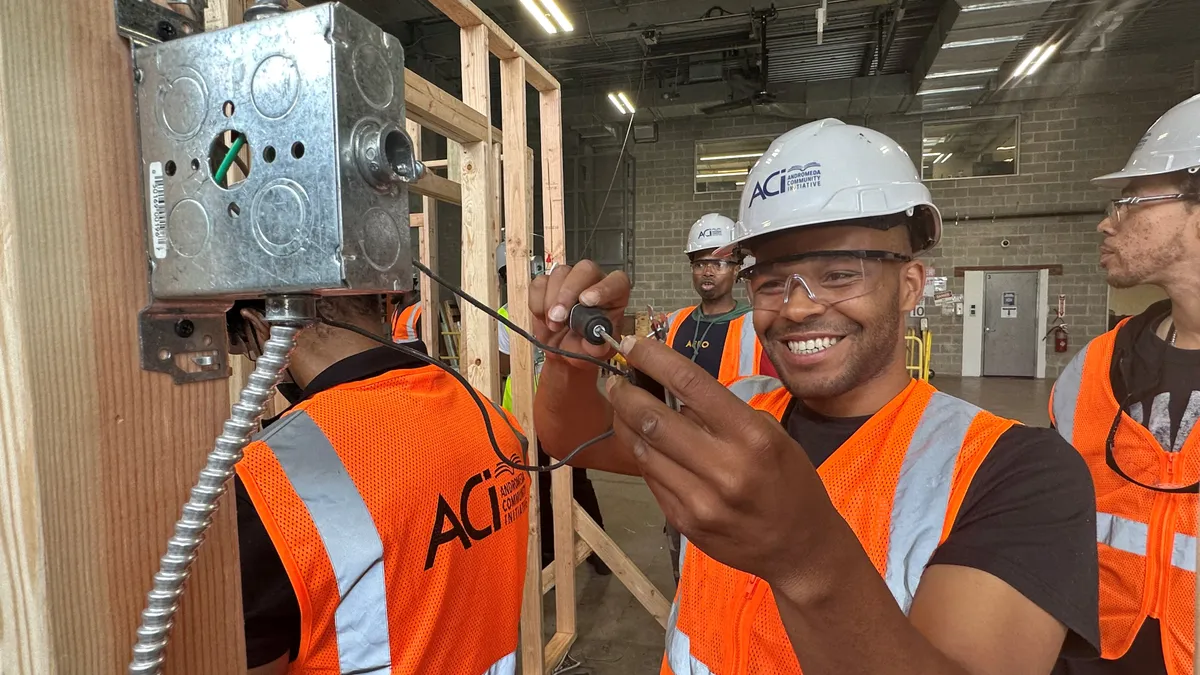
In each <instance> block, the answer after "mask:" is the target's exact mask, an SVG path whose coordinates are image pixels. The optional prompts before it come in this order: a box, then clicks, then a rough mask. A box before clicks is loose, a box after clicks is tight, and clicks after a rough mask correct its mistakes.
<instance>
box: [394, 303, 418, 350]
mask: <svg viewBox="0 0 1200 675" xmlns="http://www.w3.org/2000/svg"><path fill="white" fill-rule="evenodd" d="M422 308H423V306H422V305H416V309H414V310H413V311H412V312H410V313H409V315H408V320H407V321H405V322H404V331H405V335H404V337H402V338H400V339H399V340H396V342H400V343H408V342H416V341H418V340H420V339H421V336H420V335H418V334H417V322H418V321H420V320H421V313H422ZM401 314H402V315H403V313H401Z"/></svg>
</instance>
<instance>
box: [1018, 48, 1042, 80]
mask: <svg viewBox="0 0 1200 675" xmlns="http://www.w3.org/2000/svg"><path fill="white" fill-rule="evenodd" d="M1041 55H1042V45H1038V46H1036V47H1034V48H1033V49H1031V50H1029V53H1028V54H1026V55H1025V58H1023V59H1021V62H1020V63H1019V64H1017V69H1016V70H1014V71H1013V73H1012V77H1021V76H1023V75H1024V74H1025V72H1026V71H1027V70H1029V67H1030V66H1032V65H1033V62H1034V61H1037V60H1038V57H1039V56H1041Z"/></svg>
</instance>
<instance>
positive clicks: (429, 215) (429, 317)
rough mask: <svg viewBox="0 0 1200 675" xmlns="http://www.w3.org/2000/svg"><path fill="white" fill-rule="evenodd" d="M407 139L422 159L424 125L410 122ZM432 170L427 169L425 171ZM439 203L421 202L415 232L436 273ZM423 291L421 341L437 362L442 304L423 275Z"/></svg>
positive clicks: (424, 258) (437, 291)
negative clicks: (422, 126)
mask: <svg viewBox="0 0 1200 675" xmlns="http://www.w3.org/2000/svg"><path fill="white" fill-rule="evenodd" d="M405 126H406V128H407V131H408V135H409V136H411V137H412V142H413V152H414V153H415V154H416V156H417V158H418V159H421V158H422V154H421V145H422V144H421V132H422V129H421V125H419V124H417V123H416V122H413V121H412V120H409V121H408V123H407V124H406V125H405ZM426 170H427V171H428V170H429V169H428V168H427V169H426ZM437 208H438V206H437V200H436V199H432V198H430V197H422V198H421V215H422V216H424V217H423V218H422V219H421V220H422V223H421V227H419V228H415V229H416V231H417V237H418V251H419V253H418V256H419V257H420V259H421V264H422V265H425V266H426V267H428V268H429V269H431V270H433V271H434V272H437V271H438V269H437V259H438V222H437ZM420 280H421V281H420V289H421V314H422V316H423V317H424V318H422V320H421V340H422V341H423V342H424V343H425V346H426V347H427V348H428V349H429V355H430V356H432V357H434V358H437V357H438V355H439V354H440V353H441V349H440V348H439V345H438V337H439V336H440V335H441V324H440V322H439V321H438V312H439V311H441V310H440V307H441V306H442V303H441V302H439V300H440V299H441V298H440V295H441V293H440V291H441V289H440V288H438V285H437V284H435V283H433V280H432V279H430V278H429V277H427V276H425V275H424V274H422V275H420Z"/></svg>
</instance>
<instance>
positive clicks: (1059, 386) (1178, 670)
mask: <svg viewBox="0 0 1200 675" xmlns="http://www.w3.org/2000/svg"><path fill="white" fill-rule="evenodd" d="M1127 321H1128V320H1126V321H1125V322H1122V323H1121V326H1124V325H1125V323H1126V322H1127ZM1121 326H1118V327H1117V329H1114V330H1112V331H1109V332H1108V333H1105V334H1104V335H1101V336H1100V337H1098V338H1096V339H1095V340H1092V341H1091V342H1090V343H1088V345H1087V346H1086V347H1084V349H1083V350H1082V351H1080V352H1079V353H1078V354H1076V355H1075V358H1074V359H1072V361H1071V363H1070V364H1068V365H1067V367H1066V369H1065V370H1064V371H1063V373H1062V375H1061V376H1060V377H1059V378H1058V381H1057V382H1055V384H1054V391H1053V393H1052V395H1051V399H1050V418H1051V419H1052V420H1053V421H1054V425H1055V428H1057V429H1058V432H1059V433H1060V434H1061V435H1062V436H1063V438H1065V439H1067V441H1069V442H1070V443H1071V444H1072V445H1074V446H1075V449H1076V450H1078V451H1079V453H1080V454H1082V455H1083V458H1084V459H1085V460H1086V461H1087V464H1088V469H1089V470H1090V471H1091V473H1092V480H1093V482H1094V483H1095V485H1096V511H1097V513H1096V541H1097V548H1098V550H1099V556H1100V654H1101V657H1102V658H1104V659H1110V660H1111V659H1117V658H1120V657H1121V656H1123V655H1124V654H1125V653H1126V652H1128V651H1129V647H1130V646H1131V645H1132V644H1133V640H1134V638H1135V637H1136V636H1137V634H1138V631H1139V630H1141V627H1142V624H1143V623H1144V622H1145V620H1146V618H1147V617H1153V618H1155V619H1158V620H1159V621H1160V622H1161V625H1162V648H1163V657H1164V661H1165V663H1166V665H1167V672H1168V673H1170V675H1191V673H1192V659H1193V652H1194V648H1195V646H1194V645H1195V643H1194V642H1193V640H1194V637H1193V630H1194V629H1193V626H1194V623H1195V611H1196V609H1195V607H1196V606H1195V604H1194V594H1195V588H1196V574H1195V570H1196V508H1197V498H1196V494H1195V493H1194V492H1192V493H1190V494H1168V493H1164V492H1157V491H1154V490H1149V489H1146V488H1144V487H1141V486H1139V485H1135V484H1134V483H1131V482H1129V481H1128V480H1126V479H1125V478H1122V477H1121V476H1120V475H1118V474H1117V472H1116V471H1114V470H1113V469H1112V468H1110V467H1109V465H1108V461H1107V452H1106V448H1107V445H1108V442H1109V433H1110V431H1111V430H1112V425H1113V420H1114V419H1115V418H1116V417H1117V415H1118V413H1119V414H1120V422H1119V423H1118V426H1117V429H1116V433H1115V434H1113V436H1112V449H1113V457H1114V458H1115V459H1116V460H1117V462H1118V464H1119V466H1120V467H1121V469H1122V470H1123V471H1124V472H1125V473H1126V475H1128V476H1129V477H1131V478H1133V479H1134V480H1137V481H1139V482H1141V483H1144V484H1146V485H1156V484H1173V485H1179V484H1181V483H1192V482H1195V481H1196V478H1197V476H1200V433H1196V432H1193V433H1192V434H1191V435H1190V437H1189V438H1188V439H1187V440H1186V441H1184V442H1183V443H1182V447H1181V448H1180V449H1179V451H1178V452H1169V451H1167V450H1166V449H1164V448H1163V447H1162V446H1161V445H1159V443H1158V440H1157V439H1156V438H1155V437H1154V435H1153V434H1152V433H1150V431H1149V430H1147V429H1146V428H1145V427H1144V426H1142V425H1141V424H1139V423H1138V422H1137V421H1136V420H1134V419H1133V418H1131V417H1130V416H1129V415H1127V414H1126V413H1125V412H1124V411H1121V409H1120V404H1119V403H1118V402H1117V399H1116V397H1115V395H1114V394H1113V389H1112V382H1111V380H1110V373H1111V366H1112V361H1113V354H1114V351H1115V348H1116V339H1117V331H1118V330H1120V328H1121Z"/></svg>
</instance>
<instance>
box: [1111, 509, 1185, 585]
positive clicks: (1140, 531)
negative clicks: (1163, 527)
mask: <svg viewBox="0 0 1200 675" xmlns="http://www.w3.org/2000/svg"><path fill="white" fill-rule="evenodd" d="M1149 539H1150V526H1149V525H1147V524H1146V523H1141V522H1138V521H1136V520H1130V519H1129V518H1122V517H1121V516H1117V515H1113V514H1111V513H1097V514H1096V541H1097V542H1099V543H1101V544H1104V545H1105V546H1108V547H1111V548H1115V549H1117V550H1118V551H1125V552H1126V553H1132V554H1134V555H1138V556H1142V557H1143V558H1144V557H1146V555H1147V549H1148V547H1149ZM1171 544H1172V545H1171V565H1173V566H1175V567H1178V568H1179V569H1181V570H1184V571H1185V572H1190V573H1195V571H1196V538H1195V537H1193V536H1191V535H1188V534H1180V533H1178V532H1176V533H1175V539H1174V540H1173V541H1172V542H1171Z"/></svg>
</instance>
